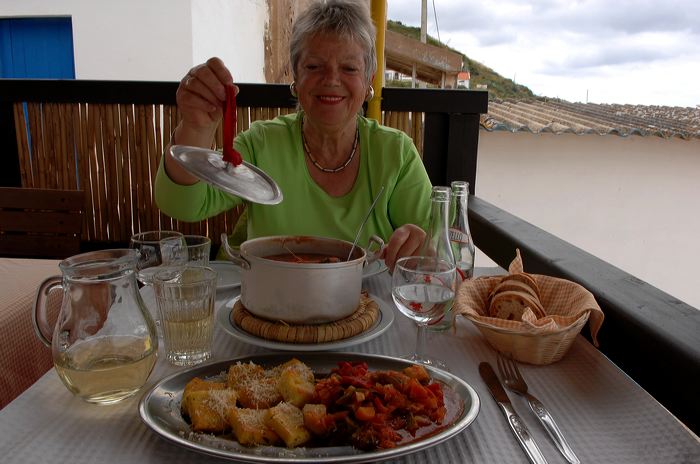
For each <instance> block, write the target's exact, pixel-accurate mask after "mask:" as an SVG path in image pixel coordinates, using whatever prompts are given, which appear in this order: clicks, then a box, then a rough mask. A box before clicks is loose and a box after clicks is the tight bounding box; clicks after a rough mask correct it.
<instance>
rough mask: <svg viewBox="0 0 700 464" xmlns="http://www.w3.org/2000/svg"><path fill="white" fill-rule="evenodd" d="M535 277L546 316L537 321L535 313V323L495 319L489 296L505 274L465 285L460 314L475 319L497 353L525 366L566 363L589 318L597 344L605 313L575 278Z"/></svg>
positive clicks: (461, 291)
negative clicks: (557, 362) (572, 280)
mask: <svg viewBox="0 0 700 464" xmlns="http://www.w3.org/2000/svg"><path fill="white" fill-rule="evenodd" d="M529 275H530V276H531V277H532V278H534V279H535V281H536V282H537V285H538V286H539V288H540V301H541V302H542V305H543V306H544V308H545V311H546V313H547V316H546V317H545V318H542V319H534V315H533V319H532V320H531V322H530V323H526V322H522V321H512V320H504V319H498V318H495V317H489V316H488V314H487V312H488V310H487V308H488V304H489V294H490V293H491V291H492V290H493V289H494V288H495V287H496V285H498V284H499V283H500V282H501V280H502V279H503V276H495V277H482V278H478V279H472V280H468V281H465V282H462V283H461V284H460V286H459V289H458V291H457V296H456V297H455V304H454V309H455V313H456V314H459V315H462V316H464V317H466V318H467V319H469V320H470V321H471V322H472V323H473V324H474V325H475V326H476V327H477V328H478V329H479V330H480V331H481V333H482V334H483V336H484V337H485V338H486V340H487V341H488V342H489V344H490V345H491V346H492V347H493V348H494V349H496V350H497V351H500V352H501V353H503V354H506V355H509V356H512V357H513V358H514V359H516V360H518V361H521V362H526V363H530V364H550V363H553V362H555V361H558V360H560V359H561V358H562V357H563V356H564V355H565V354H566V352H567V351H568V350H569V348H570V347H571V344H572V343H573V341H574V340H575V339H576V335H578V334H579V333H580V332H581V329H582V328H583V326H584V325H586V322H587V321H588V320H589V318H590V320H591V325H590V328H591V336H592V339H593V343H594V344H595V345H596V346H597V338H596V336H597V333H598V330H599V329H600V326H601V324H602V322H603V312H602V311H601V309H600V306H598V304H597V303H596V301H595V298H594V297H593V295H592V294H591V293H590V292H589V291H588V290H586V289H585V288H583V287H582V286H580V285H578V284H577V283H575V282H571V281H569V280H565V279H558V278H555V277H550V276H545V275H539V274H529Z"/></svg>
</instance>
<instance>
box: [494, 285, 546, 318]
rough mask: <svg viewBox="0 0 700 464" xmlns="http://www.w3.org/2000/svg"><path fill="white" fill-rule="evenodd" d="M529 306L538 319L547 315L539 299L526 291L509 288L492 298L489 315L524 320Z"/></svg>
mask: <svg viewBox="0 0 700 464" xmlns="http://www.w3.org/2000/svg"><path fill="white" fill-rule="evenodd" d="M527 308H530V309H531V310H532V312H533V313H534V314H535V316H536V317H537V318H538V319H539V318H542V317H544V316H545V311H544V308H543V307H542V304H541V303H540V302H539V300H538V299H536V298H533V297H532V296H531V295H530V294H528V293H525V292H521V291H514V290H508V291H503V292H499V293H497V294H496V295H494V296H493V298H491V303H490V304H489V315H490V316H491V317H497V318H500V319H506V320H511V321H522V319H523V314H524V313H525V310H526V309H527Z"/></svg>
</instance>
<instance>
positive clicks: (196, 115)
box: [165, 58, 238, 185]
mask: <svg viewBox="0 0 700 464" xmlns="http://www.w3.org/2000/svg"><path fill="white" fill-rule="evenodd" d="M230 84H233V76H231V73H230V72H229V70H228V68H226V65H224V62H223V61H221V59H219V58H210V59H208V60H207V62H206V63H203V64H200V65H197V66H195V67H194V68H192V69H190V70H189V71H188V72H187V74H185V77H183V78H182V80H180V85H179V86H178V87H177V92H176V93H175V100H176V101H177V108H178V111H179V113H180V117H181V120H180V123H179V124H178V126H177V127H176V128H175V131H174V132H173V134H172V140H171V143H176V144H178V145H189V146H191V147H202V148H211V146H212V145H213V142H214V136H215V135H216V128H217V127H218V126H219V122H220V121H221V119H222V118H223V115H224V105H225V102H226V86H227V85H230ZM236 92H238V89H236ZM165 171H166V173H167V174H168V177H169V178H170V179H171V180H172V181H173V182H175V183H178V184H181V185H190V184H194V183H195V182H197V181H198V180H199V179H197V178H196V177H195V176H193V175H192V174H190V173H189V172H188V171H187V170H185V168H183V167H182V166H180V164H179V163H178V162H177V161H175V160H174V159H173V158H172V157H170V156H166V157H165Z"/></svg>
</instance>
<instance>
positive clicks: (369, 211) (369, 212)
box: [345, 185, 384, 261]
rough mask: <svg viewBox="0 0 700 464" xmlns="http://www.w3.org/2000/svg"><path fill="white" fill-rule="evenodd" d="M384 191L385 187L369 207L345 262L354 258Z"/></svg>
mask: <svg viewBox="0 0 700 464" xmlns="http://www.w3.org/2000/svg"><path fill="white" fill-rule="evenodd" d="M383 191H384V186H383V185H382V187H381V188H380V189H379V192H378V193H377V196H375V197H374V201H373V202H372V204H371V205H370V207H369V210H368V211H367V214H366V215H365V218H364V219H363V220H362V224H360V228H359V229H358V230H357V234H356V235H355V241H354V242H352V248H350V253H348V259H346V260H345V261H350V256H352V252H353V251H355V247H356V246H357V241H358V240H359V239H360V234H361V233H362V229H364V228H365V224H366V223H367V219H369V216H370V215H371V214H372V211H374V207H375V206H376V205H377V202H378V201H379V197H381V196H382V192H383Z"/></svg>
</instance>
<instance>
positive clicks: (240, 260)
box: [221, 232, 250, 270]
mask: <svg viewBox="0 0 700 464" xmlns="http://www.w3.org/2000/svg"><path fill="white" fill-rule="evenodd" d="M221 246H222V247H223V249H224V252H225V253H226V256H228V259H230V260H231V261H233V262H234V263H236V264H238V265H239V266H241V267H242V268H243V269H245V270H250V263H249V262H248V260H246V259H245V258H244V257H243V256H241V254H240V253H239V252H238V251H236V250H234V249H233V248H231V245H229V244H228V235H226V233H225V232H222V233H221Z"/></svg>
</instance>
